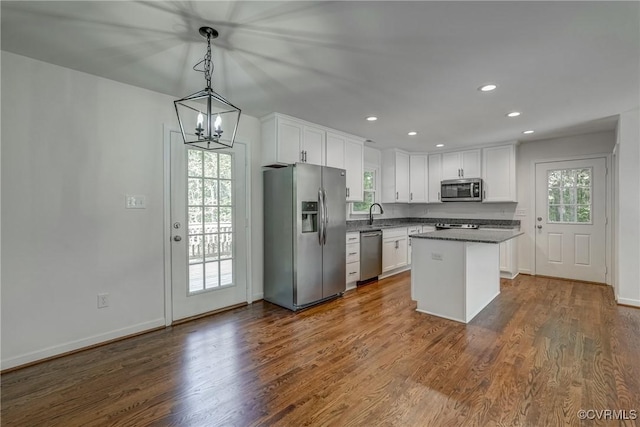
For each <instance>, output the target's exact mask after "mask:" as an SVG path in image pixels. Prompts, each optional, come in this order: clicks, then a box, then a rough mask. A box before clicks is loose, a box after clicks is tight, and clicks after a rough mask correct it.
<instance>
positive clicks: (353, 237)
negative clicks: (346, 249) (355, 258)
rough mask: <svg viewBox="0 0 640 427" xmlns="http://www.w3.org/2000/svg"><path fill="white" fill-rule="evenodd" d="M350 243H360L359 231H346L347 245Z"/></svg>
mask: <svg viewBox="0 0 640 427" xmlns="http://www.w3.org/2000/svg"><path fill="white" fill-rule="evenodd" d="M351 243H360V232H354V233H347V245H349V244H351Z"/></svg>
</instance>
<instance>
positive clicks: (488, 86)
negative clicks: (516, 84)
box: [478, 83, 498, 92]
mask: <svg viewBox="0 0 640 427" xmlns="http://www.w3.org/2000/svg"><path fill="white" fill-rule="evenodd" d="M497 87H498V85H495V84H493V83H490V84H486V85H484V86H480V87H479V88H478V90H479V91H480V92H491V91H492V90H495V89H496V88H497Z"/></svg>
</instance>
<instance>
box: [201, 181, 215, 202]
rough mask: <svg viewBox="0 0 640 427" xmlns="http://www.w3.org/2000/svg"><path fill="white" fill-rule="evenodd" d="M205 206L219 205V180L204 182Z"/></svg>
mask: <svg viewBox="0 0 640 427" xmlns="http://www.w3.org/2000/svg"><path fill="white" fill-rule="evenodd" d="M204 204H205V205H209V206H210V205H217V204H218V180H217V179H205V180H204Z"/></svg>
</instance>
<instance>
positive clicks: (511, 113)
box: [507, 111, 522, 117]
mask: <svg viewBox="0 0 640 427" xmlns="http://www.w3.org/2000/svg"><path fill="white" fill-rule="evenodd" d="M520 114H522V113H520V111H512V112H510V113H508V114H507V117H518V116H519V115H520Z"/></svg>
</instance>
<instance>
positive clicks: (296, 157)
mask: <svg viewBox="0 0 640 427" xmlns="http://www.w3.org/2000/svg"><path fill="white" fill-rule="evenodd" d="M277 120H278V132H277V140H276V144H277V147H278V159H277V160H278V162H280V163H289V164H293V163H296V162H300V161H301V160H302V158H301V155H302V138H303V126H302V125H301V124H299V123H296V122H293V121H291V120H286V119H281V118H278V119H277Z"/></svg>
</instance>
